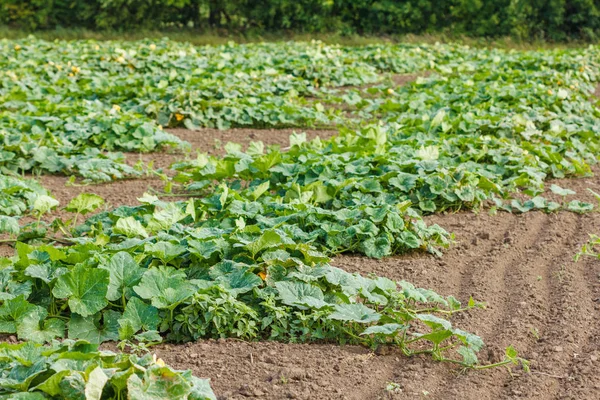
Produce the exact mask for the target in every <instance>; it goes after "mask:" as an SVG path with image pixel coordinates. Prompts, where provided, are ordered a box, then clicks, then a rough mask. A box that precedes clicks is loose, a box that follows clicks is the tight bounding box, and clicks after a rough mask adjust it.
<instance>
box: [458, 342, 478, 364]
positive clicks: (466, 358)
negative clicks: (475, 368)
mask: <svg viewBox="0 0 600 400" xmlns="http://www.w3.org/2000/svg"><path fill="white" fill-rule="evenodd" d="M457 353H458V354H460V355H461V356H462V358H463V362H464V363H465V364H466V365H475V364H477V363H478V362H479V360H478V359H477V355H476V354H475V351H473V349H471V348H469V347H465V346H460V347H459V348H458V350H457Z"/></svg>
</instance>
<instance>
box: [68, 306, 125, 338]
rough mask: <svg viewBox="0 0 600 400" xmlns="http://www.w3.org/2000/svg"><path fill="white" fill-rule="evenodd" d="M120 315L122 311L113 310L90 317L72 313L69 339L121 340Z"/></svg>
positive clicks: (69, 324)
mask: <svg viewBox="0 0 600 400" xmlns="http://www.w3.org/2000/svg"><path fill="white" fill-rule="evenodd" d="M120 317H121V314H120V313H118V312H116V311H112V310H107V311H104V312H102V313H98V314H96V315H93V316H88V317H83V316H81V315H78V314H72V315H71V320H70V321H69V323H68V328H69V339H83V340H87V341H89V342H90V343H103V342H106V341H109V340H119V318H120Z"/></svg>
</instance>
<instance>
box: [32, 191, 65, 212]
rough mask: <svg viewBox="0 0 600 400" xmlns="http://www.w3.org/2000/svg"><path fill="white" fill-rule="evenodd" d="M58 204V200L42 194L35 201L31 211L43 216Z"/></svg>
mask: <svg viewBox="0 0 600 400" xmlns="http://www.w3.org/2000/svg"><path fill="white" fill-rule="evenodd" d="M59 204H60V203H59V202H58V200H56V199H53V198H52V197H50V196H47V195H45V194H44V195H41V196H38V197H37V198H36V199H35V202H34V203H33V209H34V210H35V211H37V212H38V213H40V214H45V213H47V212H48V211H50V210H51V209H53V208H54V207H56V206H58V205H59Z"/></svg>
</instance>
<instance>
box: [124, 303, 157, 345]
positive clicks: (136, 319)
mask: <svg viewBox="0 0 600 400" xmlns="http://www.w3.org/2000/svg"><path fill="white" fill-rule="evenodd" d="M159 323H160V318H159V316H158V310H157V309H156V308H155V307H153V306H151V305H149V304H146V303H144V302H143V301H142V300H140V299H139V298H137V297H133V298H131V299H130V300H129V301H128V302H127V306H126V307H125V312H124V313H123V316H122V318H120V319H119V326H120V327H121V328H120V329H119V335H120V337H121V339H128V338H129V337H131V336H132V335H133V334H135V333H136V332H139V331H140V330H143V331H153V330H156V328H157V327H158V324H159ZM126 333H130V334H129V335H127V334H126Z"/></svg>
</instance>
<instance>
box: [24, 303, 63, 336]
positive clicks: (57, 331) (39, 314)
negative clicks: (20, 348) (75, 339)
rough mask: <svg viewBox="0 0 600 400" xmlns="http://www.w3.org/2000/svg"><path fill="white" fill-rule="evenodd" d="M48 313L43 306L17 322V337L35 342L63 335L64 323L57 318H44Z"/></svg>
mask: <svg viewBox="0 0 600 400" xmlns="http://www.w3.org/2000/svg"><path fill="white" fill-rule="evenodd" d="M47 316H48V313H47V312H46V310H44V309H43V308H39V309H38V310H36V311H34V312H30V313H29V314H27V315H26V316H24V317H23V318H22V319H21V321H20V322H19V323H18V324H17V334H18V336H19V339H22V340H31V341H32V342H36V343H45V342H50V341H51V340H52V339H55V338H62V337H64V335H65V323H64V321H62V320H60V319H58V318H50V319H48V320H46V317H47Z"/></svg>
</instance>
